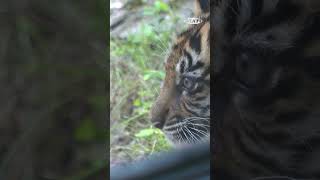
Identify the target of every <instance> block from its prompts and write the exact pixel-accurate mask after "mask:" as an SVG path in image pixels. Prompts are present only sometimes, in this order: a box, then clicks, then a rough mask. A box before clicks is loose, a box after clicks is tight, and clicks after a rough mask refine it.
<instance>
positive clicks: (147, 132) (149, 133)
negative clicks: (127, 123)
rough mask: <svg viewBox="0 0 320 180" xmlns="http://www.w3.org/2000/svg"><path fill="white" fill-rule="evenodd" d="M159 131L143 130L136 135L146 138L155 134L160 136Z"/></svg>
mask: <svg viewBox="0 0 320 180" xmlns="http://www.w3.org/2000/svg"><path fill="white" fill-rule="evenodd" d="M159 133H160V132H159V130H157V129H153V128H147V129H142V130H140V131H139V132H138V133H136V134H135V136H136V137H139V138H145V137H150V136H152V135H154V134H159Z"/></svg>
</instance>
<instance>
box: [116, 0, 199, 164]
mask: <svg viewBox="0 0 320 180" xmlns="http://www.w3.org/2000/svg"><path fill="white" fill-rule="evenodd" d="M192 3H193V1H191V0H190V1H182V0H171V1H170V0H167V1H166V0H162V1H160V0H148V1H147V0H135V1H132V0H131V1H130V0H112V1H111V3H110V7H111V11H110V13H111V14H110V20H111V23H110V124H111V129H110V130H111V133H110V134H111V136H110V161H111V166H113V165H116V164H121V163H124V162H128V161H133V160H138V159H143V158H145V157H147V156H148V155H150V154H153V153H155V152H160V151H167V150H169V149H171V147H170V144H169V143H168V142H167V141H166V139H165V137H164V135H163V133H162V132H161V131H160V130H158V129H154V128H152V126H151V122H150V117H149V111H150V108H151V106H152V104H153V102H154V101H155V99H156V97H157V95H158V93H159V90H160V84H161V81H162V80H163V78H164V76H165V72H164V67H163V63H164V60H165V57H166V55H167V54H168V53H169V51H170V44H171V42H172V41H173V39H174V37H175V35H176V34H177V33H179V32H181V31H182V30H183V29H185V28H186V27H187V25H186V24H185V23H184V19H185V17H188V16H189V15H190V14H191V13H192V7H193V6H192V5H193V4H192Z"/></svg>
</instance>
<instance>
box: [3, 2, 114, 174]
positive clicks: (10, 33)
mask: <svg viewBox="0 0 320 180" xmlns="http://www.w3.org/2000/svg"><path fill="white" fill-rule="evenodd" d="M107 3H109V2H106V1H103V0H94V1H85V0H68V1H66V0H54V1H52V0H8V1H1V2H0V27H1V28H0V38H1V40H0V63H1V65H0V96H1V97H0V98H1V101H0V107H1V108H0V179H1V180H2V179H3V180H38V179H39V180H51V179H65V180H73V179H74V180H81V179H90V180H92V179H93V180H94V179H105V178H106V176H107V167H108V161H107V160H108V157H107V154H108V149H107V145H106V142H107V140H108V138H109V136H108V135H109V132H108V128H107V127H108V121H107V118H108V115H107V111H106V110H107V99H108V98H107V97H108V95H109V92H106V89H108V88H106V87H107V84H108V82H107V81H108V78H109V74H108V62H109V59H108V47H107V44H108V42H107V32H108V24H109V18H108V15H107V13H106V11H107V10H106V8H107V7H108V4H107Z"/></svg>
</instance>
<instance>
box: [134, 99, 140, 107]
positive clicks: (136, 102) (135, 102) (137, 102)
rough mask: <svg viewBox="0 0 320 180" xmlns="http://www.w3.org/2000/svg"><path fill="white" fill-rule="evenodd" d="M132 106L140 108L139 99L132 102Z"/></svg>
mask: <svg viewBox="0 0 320 180" xmlns="http://www.w3.org/2000/svg"><path fill="white" fill-rule="evenodd" d="M133 105H134V106H141V101H140V99H136V100H134V101H133Z"/></svg>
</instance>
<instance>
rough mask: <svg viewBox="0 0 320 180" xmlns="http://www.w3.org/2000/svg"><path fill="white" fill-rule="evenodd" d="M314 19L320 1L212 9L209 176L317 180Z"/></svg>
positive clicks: (318, 54)
mask: <svg viewBox="0 0 320 180" xmlns="http://www.w3.org/2000/svg"><path fill="white" fill-rule="evenodd" d="M319 15H320V6H319V1H318V0H222V1H215V3H214V6H212V7H211V16H212V18H211V24H212V27H213V41H212V48H211V50H212V52H211V53H212V56H211V58H212V59H213V76H214V80H213V86H214V88H213V89H214V97H213V100H214V101H213V103H214V104H213V106H214V107H215V108H217V109H218V110H217V109H215V111H214V112H213V118H214V119H215V121H214V122H215V123H214V128H215V130H214V135H213V136H214V138H215V146H214V157H213V160H214V161H213V163H214V169H223V170H224V171H225V172H227V174H228V173H229V174H235V175H237V176H240V177H242V178H237V179H245V180H247V179H255V178H256V179H259V178H258V177H280V176H282V177H292V178H296V179H299V178H300V179H320V73H319V72H320V22H319V21H320V19H319V17H320V16H319ZM213 177H214V175H213Z"/></svg>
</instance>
